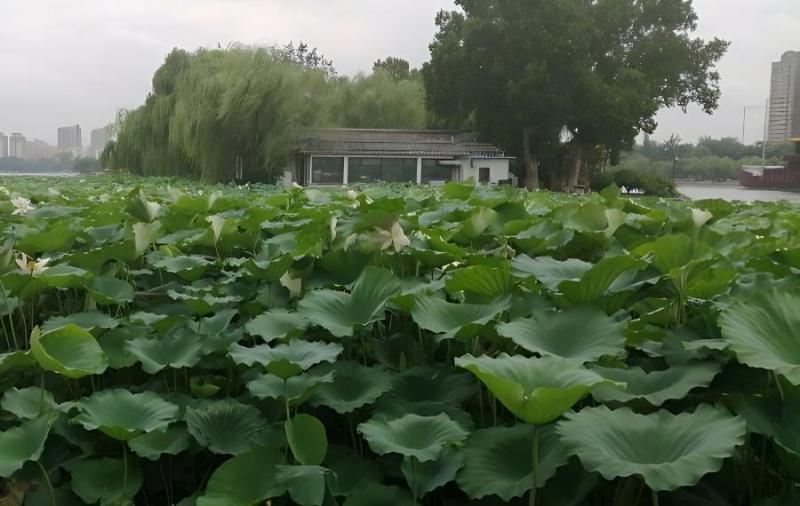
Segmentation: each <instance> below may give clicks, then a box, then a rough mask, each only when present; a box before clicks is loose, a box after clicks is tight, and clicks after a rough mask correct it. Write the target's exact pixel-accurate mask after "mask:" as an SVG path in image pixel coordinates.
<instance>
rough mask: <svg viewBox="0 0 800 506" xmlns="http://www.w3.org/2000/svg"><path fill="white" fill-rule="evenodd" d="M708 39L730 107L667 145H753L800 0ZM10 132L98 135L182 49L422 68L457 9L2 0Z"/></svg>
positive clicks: (706, 20) (723, 15) (752, 8)
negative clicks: (716, 43) (712, 141)
mask: <svg viewBox="0 0 800 506" xmlns="http://www.w3.org/2000/svg"><path fill="white" fill-rule="evenodd" d="M695 5H696V8H697V10H698V12H699V14H700V28H699V31H698V33H699V35H700V36H703V37H713V36H717V37H721V38H724V39H727V40H729V41H731V42H732V45H731V48H730V51H729V52H728V55H727V56H726V57H725V59H724V60H723V61H722V62H721V64H720V66H719V69H720V72H721V73H722V78H723V81H722V88H723V97H722V102H721V104H720V109H719V110H718V111H717V113H716V114H714V115H713V116H707V115H705V114H703V113H702V112H699V111H697V110H692V111H689V113H688V114H686V115H685V114H683V113H682V112H680V111H665V112H663V113H661V114H660V115H659V120H660V126H659V129H658V131H657V133H656V135H655V138H658V139H663V138H665V137H668V136H669V135H670V134H671V133H677V134H679V135H680V136H681V137H682V138H683V139H684V140H694V139H696V138H697V137H699V136H703V135H711V136H714V137H719V136H734V137H740V136H741V135H742V123H743V121H742V116H743V108H744V107H745V106H759V105H761V104H763V103H764V101H765V100H766V97H767V94H768V93H769V72H770V62H771V61H775V60H778V59H779V58H780V56H781V54H782V53H783V52H784V51H786V50H790V49H794V50H800V35H798V34H799V33H800V32H798V26H800V1H798V0H695ZM0 7H2V16H1V17H0V19H2V24H1V25H0V27H1V28H0V131H3V132H5V133H9V132H17V131H18V132H22V133H23V134H24V135H26V136H27V137H29V138H40V139H44V140H46V141H49V142H52V143H54V142H55V141H56V128H57V127H59V126H64V125H69V124H74V123H80V125H81V127H82V128H83V131H84V143H88V137H89V135H88V132H89V130H91V129H93V128H97V127H100V126H102V125H104V124H106V123H109V122H110V121H112V120H113V119H114V118H115V116H116V112H117V110H118V109H120V108H129V107H135V106H137V105H139V104H141V103H142V102H143V101H144V98H145V96H146V94H147V92H148V91H149V89H150V79H151V77H152V74H153V71H154V70H155V69H156V68H157V67H158V66H159V64H160V63H161V61H162V60H163V58H164V56H165V55H166V53H167V52H169V51H170V50H171V49H172V48H173V47H176V46H177V47H181V48H186V49H195V48H197V47H199V46H216V45H217V43H221V44H222V45H223V46H224V45H225V44H227V43H229V42H232V41H240V42H245V43H260V44H278V43H285V42H287V41H289V40H295V41H297V40H304V41H307V42H309V43H311V44H312V45H315V46H318V47H319V48H320V49H321V50H322V52H323V53H324V54H326V55H327V56H328V57H329V58H332V59H333V61H334V64H335V66H336V68H337V70H338V71H339V73H343V74H354V73H357V72H360V71H365V72H366V71H369V70H370V69H371V67H372V62H373V61H374V60H376V59H378V58H383V57H385V56H389V55H391V56H399V57H402V58H406V59H408V60H409V61H411V62H412V64H413V65H415V66H418V65H420V64H421V63H422V62H423V61H425V60H426V59H427V58H428V43H429V42H430V40H431V39H432V37H433V34H434V31H435V26H434V15H435V13H436V12H437V11H438V10H439V9H442V8H451V7H453V2H452V1H448V0H403V1H397V0H291V1H290V0H72V1H65V0H24V1H11V0H8V1H6V0H3V1H0ZM763 115H764V109H763V107H762V108H761V109H755V108H754V109H749V110H748V119H747V122H746V128H747V135H746V140H747V141H748V142H751V141H753V140H756V139H760V138H761V136H762V133H761V132H762V127H763V123H764V120H763Z"/></svg>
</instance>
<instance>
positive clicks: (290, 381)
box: [247, 370, 334, 404]
mask: <svg viewBox="0 0 800 506" xmlns="http://www.w3.org/2000/svg"><path fill="white" fill-rule="evenodd" d="M333 379H334V374H333V372H330V371H327V372H326V371H324V370H313V371H311V372H308V373H305V374H299V375H297V376H292V377H291V378H287V379H283V378H281V377H279V376H275V375H274V374H264V375H262V376H260V377H258V378H256V379H254V380H252V381H250V382H248V383H247V389H248V390H249V391H250V393H251V394H252V395H253V396H255V397H258V398H259V399H284V400H288V401H289V403H290V404H300V403H302V402H303V401H305V400H306V399H307V398H308V397H309V396H310V395H311V394H312V392H313V391H316V390H318V387H319V386H320V385H324V384H327V383H331V382H332V381H333Z"/></svg>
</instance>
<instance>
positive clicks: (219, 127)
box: [102, 43, 427, 182]
mask: <svg viewBox="0 0 800 506" xmlns="http://www.w3.org/2000/svg"><path fill="white" fill-rule="evenodd" d="M119 121H120V132H119V135H118V138H117V141H116V142H115V143H112V144H111V145H109V147H108V148H107V149H106V151H105V152H104V153H103V156H102V161H103V165H104V166H105V167H107V168H110V169H118V170H126V171H129V172H132V173H134V174H140V175H182V176H192V177H198V178H202V179H203V180H206V181H210V182H217V181H229V180H231V179H232V178H233V175H234V174H235V173H236V172H237V171H241V173H243V178H244V179H247V180H250V181H272V180H274V178H275V176H277V175H278V173H279V171H280V169H281V168H282V167H283V166H284V164H285V162H286V159H287V156H288V155H289V152H290V150H291V147H292V145H293V139H294V138H295V136H296V135H297V133H298V132H299V131H301V130H302V129H304V128H308V127H345V128H423V127H425V125H426V124H427V116H426V110H425V103H424V92H423V87H422V81H421V78H420V77H419V75H418V72H416V71H412V69H410V68H409V65H408V62H404V61H403V60H400V59H396V58H388V59H386V60H382V61H378V62H376V64H375V67H374V69H373V72H372V73H371V74H369V75H358V76H355V77H346V76H339V75H337V74H336V71H335V69H334V67H333V64H332V62H331V61H330V60H328V59H327V58H325V57H324V55H322V54H320V53H319V52H318V50H317V49H311V48H309V47H308V46H307V45H306V44H300V45H297V46H295V45H294V44H291V43H290V44H288V45H286V46H283V47H277V48H276V47H270V48H267V47H252V46H242V45H235V46H231V47H228V48H225V49H211V50H210V49H200V50H197V51H195V52H187V51H184V50H181V49H175V50H173V51H172V52H171V53H170V54H169V55H168V56H167V58H166V60H165V61H164V64H163V65H162V66H161V67H160V68H159V69H158V70H157V71H156V73H155V75H154V77H153V89H152V92H151V93H150V95H149V96H148V97H147V100H146V101H145V104H144V105H143V106H141V107H139V108H138V109H134V110H130V111H123V112H122V113H121V114H120V118H119Z"/></svg>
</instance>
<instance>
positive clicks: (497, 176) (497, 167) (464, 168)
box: [461, 158, 511, 184]
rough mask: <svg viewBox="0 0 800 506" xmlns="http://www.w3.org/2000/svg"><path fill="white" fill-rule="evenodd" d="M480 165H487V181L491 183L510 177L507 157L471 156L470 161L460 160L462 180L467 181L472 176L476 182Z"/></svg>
mask: <svg viewBox="0 0 800 506" xmlns="http://www.w3.org/2000/svg"><path fill="white" fill-rule="evenodd" d="M481 167H489V182H490V183H492V184H496V183H497V182H498V181H501V180H503V179H508V178H510V177H511V172H510V160H508V159H507V158H473V159H472V160H471V163H470V160H464V161H463V162H462V164H461V177H462V180H463V181H467V180H469V178H471V177H472V178H475V182H478V180H479V175H480V168H481Z"/></svg>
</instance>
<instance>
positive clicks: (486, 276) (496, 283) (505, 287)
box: [445, 264, 514, 302]
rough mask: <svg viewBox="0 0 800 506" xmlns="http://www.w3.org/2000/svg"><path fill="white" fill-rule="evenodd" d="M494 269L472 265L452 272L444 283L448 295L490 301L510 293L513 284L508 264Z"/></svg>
mask: <svg viewBox="0 0 800 506" xmlns="http://www.w3.org/2000/svg"><path fill="white" fill-rule="evenodd" d="M501 265H502V267H500V268H494V267H488V266H486V265H473V266H470V267H465V268H463V269H458V270H456V271H454V272H453V274H452V276H451V277H450V279H448V280H447V282H446V283H445V288H446V289H447V291H448V292H450V293H457V292H465V293H467V294H469V295H475V296H477V297H479V298H480V299H482V300H485V301H487V302H488V301H492V300H494V299H496V298H498V297H503V296H505V295H508V294H510V293H511V290H512V289H513V288H514V283H513V280H512V278H511V270H510V269H509V268H508V264H501Z"/></svg>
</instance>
